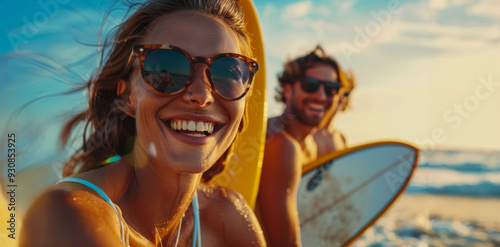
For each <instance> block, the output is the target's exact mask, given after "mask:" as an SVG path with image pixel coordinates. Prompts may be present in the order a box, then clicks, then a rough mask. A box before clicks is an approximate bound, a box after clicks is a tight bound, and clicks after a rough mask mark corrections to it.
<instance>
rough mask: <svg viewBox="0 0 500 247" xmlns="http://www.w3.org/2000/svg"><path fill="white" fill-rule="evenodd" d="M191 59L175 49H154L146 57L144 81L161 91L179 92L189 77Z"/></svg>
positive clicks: (168, 92)
mask: <svg viewBox="0 0 500 247" xmlns="http://www.w3.org/2000/svg"><path fill="white" fill-rule="evenodd" d="M190 70H191V67H190V63H189V60H188V58H187V57H186V56H184V54H182V53H180V52H177V51H174V50H154V51H151V52H150V53H149V54H148V55H147V56H146V58H145V59H144V68H143V71H142V76H143V78H144V81H145V82H146V83H147V84H148V85H149V86H150V87H151V88H153V89H154V90H155V91H157V92H160V93H167V94H172V93H177V92H179V91H181V90H182V89H183V88H184V86H186V83H187V82H188V79H189V72H190Z"/></svg>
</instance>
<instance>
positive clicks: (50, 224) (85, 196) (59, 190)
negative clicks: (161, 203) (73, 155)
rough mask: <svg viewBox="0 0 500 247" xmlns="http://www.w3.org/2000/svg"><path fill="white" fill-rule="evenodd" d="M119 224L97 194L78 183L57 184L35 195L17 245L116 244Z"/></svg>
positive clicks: (110, 209)
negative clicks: (35, 198)
mask: <svg viewBox="0 0 500 247" xmlns="http://www.w3.org/2000/svg"><path fill="white" fill-rule="evenodd" d="M119 225H120V221H119V218H118V217H117V216H116V213H115V212H114V211H113V209H112V208H111V207H110V206H109V205H108V203H106V202H105V201H104V200H103V199H102V198H100V197H99V196H98V195H96V194H94V193H92V192H90V191H88V190H87V189H84V188H81V187H80V186H79V185H75V184H69V183H68V184H58V185H56V186H54V187H52V188H50V189H49V190H47V191H46V192H45V193H43V194H42V195H41V196H40V197H38V199H37V200H35V202H34V203H33V204H32V205H31V207H30V209H29V210H28V212H27V213H26V215H25V217H24V221H23V229H22V231H23V234H22V235H21V236H22V239H21V245H20V246H31V245H32V244H35V243H36V244H37V245H38V244H40V245H41V246H70V245H71V246H84V245H86V244H90V245H92V244H96V243H115V241H116V240H119V236H120V232H119V231H118V230H119V229H120V226H119ZM40 226H44V227H40ZM97 226H98V227H97ZM103 232H109V233H107V234H102V233H103ZM113 233H114V234H113ZM100 235H105V236H100ZM75 243H81V245H75ZM90 245H87V246H90Z"/></svg>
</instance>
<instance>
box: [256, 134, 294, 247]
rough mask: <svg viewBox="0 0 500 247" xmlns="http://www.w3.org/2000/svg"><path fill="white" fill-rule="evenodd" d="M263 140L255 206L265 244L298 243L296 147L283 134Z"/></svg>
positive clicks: (283, 244)
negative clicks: (261, 162)
mask: <svg viewBox="0 0 500 247" xmlns="http://www.w3.org/2000/svg"><path fill="white" fill-rule="evenodd" d="M268 140H269V141H267V142H266V147H265V152H264V162H263V166H262V175H261V180H260V188H259V198H258V202H257V206H258V209H259V213H260V220H261V224H262V228H263V230H264V233H265V236H266V240H267V243H268V245H269V246H271V247H273V246H301V240H300V224H299V217H298V211H297V190H298V187H299V183H300V178H301V176H302V174H301V173H302V162H301V159H302V157H301V154H300V146H299V144H298V143H297V142H296V141H295V140H291V139H290V138H288V137H286V136H284V135H283V134H273V135H272V138H271V139H268Z"/></svg>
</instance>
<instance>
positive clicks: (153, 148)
mask: <svg viewBox="0 0 500 247" xmlns="http://www.w3.org/2000/svg"><path fill="white" fill-rule="evenodd" d="M148 150H149V154H150V155H151V156H153V157H156V146H155V144H153V143H150V144H149V147H148Z"/></svg>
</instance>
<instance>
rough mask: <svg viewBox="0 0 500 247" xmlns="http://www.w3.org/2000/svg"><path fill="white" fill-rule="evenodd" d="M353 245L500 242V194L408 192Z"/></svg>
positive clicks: (470, 244)
mask: <svg viewBox="0 0 500 247" xmlns="http://www.w3.org/2000/svg"><path fill="white" fill-rule="evenodd" d="M353 246H500V198H480V197H463V196H449V195H429V194H416V195H412V194H405V195H403V196H402V197H401V198H399V199H398V200H397V201H396V203H395V204H394V205H393V207H392V208H391V209H390V210H389V211H388V212H387V213H386V214H385V215H384V216H383V217H382V218H381V219H379V220H378V221H377V223H376V224H375V225H374V226H373V227H371V228H370V229H368V230H367V231H366V232H365V234H364V235H363V236H362V237H361V238H360V239H359V240H358V241H356V242H355V243H354V244H353Z"/></svg>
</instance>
